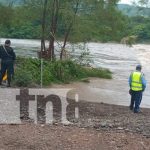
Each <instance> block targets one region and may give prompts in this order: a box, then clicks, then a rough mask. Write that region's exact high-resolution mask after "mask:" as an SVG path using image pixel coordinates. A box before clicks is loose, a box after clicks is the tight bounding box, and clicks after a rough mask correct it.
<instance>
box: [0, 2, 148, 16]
mask: <svg viewBox="0 0 150 150" xmlns="http://www.w3.org/2000/svg"><path fill="white" fill-rule="evenodd" d="M0 3H2V4H9V3H11V4H13V5H15V6H16V5H20V4H21V3H22V0H0ZM118 9H119V10H120V11H122V12H123V13H124V14H125V15H128V16H130V17H131V16H137V15H138V16H141V15H142V16H146V17H148V16H150V8H144V7H136V6H133V5H128V4H118Z"/></svg>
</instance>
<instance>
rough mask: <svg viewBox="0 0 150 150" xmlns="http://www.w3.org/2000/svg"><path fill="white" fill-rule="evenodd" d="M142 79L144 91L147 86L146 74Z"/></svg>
mask: <svg viewBox="0 0 150 150" xmlns="http://www.w3.org/2000/svg"><path fill="white" fill-rule="evenodd" d="M141 80H142V88H143V91H144V90H145V88H146V80H145V77H144V75H143V76H142V77H141Z"/></svg>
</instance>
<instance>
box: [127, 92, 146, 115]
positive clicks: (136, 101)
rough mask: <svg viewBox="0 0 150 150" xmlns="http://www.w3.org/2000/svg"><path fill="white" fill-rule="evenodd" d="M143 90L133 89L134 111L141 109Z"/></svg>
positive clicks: (131, 105)
mask: <svg viewBox="0 0 150 150" xmlns="http://www.w3.org/2000/svg"><path fill="white" fill-rule="evenodd" d="M142 93H143V92H142V91H131V104H130V109H133V108H134V112H135V113H136V112H139V111H140V104H141V101H142Z"/></svg>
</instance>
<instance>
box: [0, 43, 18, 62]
mask: <svg viewBox="0 0 150 150" xmlns="http://www.w3.org/2000/svg"><path fill="white" fill-rule="evenodd" d="M4 47H5V49H6V50H5V49H4ZM4 47H3V46H2V45H1V46H0V58H1V59H2V61H14V60H15V59H16V54H15V52H14V50H13V49H12V48H11V47H8V46H4ZM6 51H7V52H6Z"/></svg>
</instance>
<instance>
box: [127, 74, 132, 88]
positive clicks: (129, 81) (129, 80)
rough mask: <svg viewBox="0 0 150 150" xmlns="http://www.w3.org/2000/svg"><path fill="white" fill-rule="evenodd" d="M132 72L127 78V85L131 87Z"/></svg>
mask: <svg viewBox="0 0 150 150" xmlns="http://www.w3.org/2000/svg"><path fill="white" fill-rule="evenodd" d="M131 77H132V73H131V75H130V76H129V79H128V83H129V86H130V88H131V81H132V78H131Z"/></svg>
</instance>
